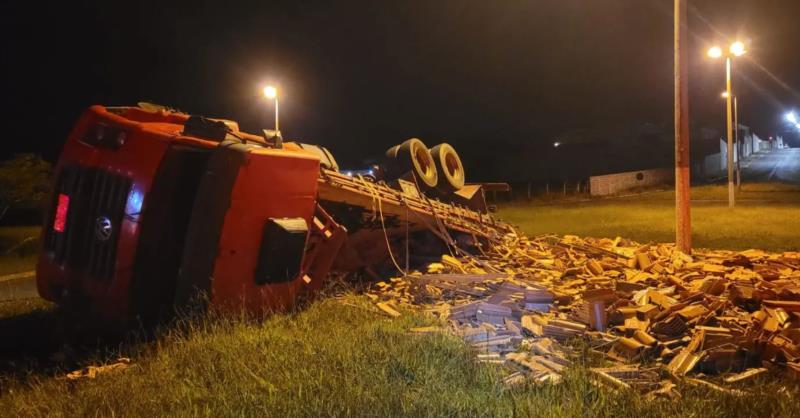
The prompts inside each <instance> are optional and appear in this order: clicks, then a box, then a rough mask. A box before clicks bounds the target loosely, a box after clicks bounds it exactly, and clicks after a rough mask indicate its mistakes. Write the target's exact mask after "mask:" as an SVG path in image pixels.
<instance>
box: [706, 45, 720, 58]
mask: <svg viewBox="0 0 800 418" xmlns="http://www.w3.org/2000/svg"><path fill="white" fill-rule="evenodd" d="M708 56H709V57H711V58H719V57H721V56H722V48H720V47H718V46H712V47H711V48H710V49H709V50H708Z"/></svg>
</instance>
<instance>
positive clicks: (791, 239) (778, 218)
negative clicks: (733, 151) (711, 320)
mask: <svg viewBox="0 0 800 418" xmlns="http://www.w3.org/2000/svg"><path fill="white" fill-rule="evenodd" d="M692 198H693V205H692V231H693V241H694V246H695V247H698V248H718V249H732V250H744V249H748V248H760V249H764V250H770V251H797V250H800V234H797V231H800V215H798V213H800V211H798V209H800V188H797V187H794V186H788V185H780V184H776V185H773V184H769V185H764V184H753V185H744V186H743V190H742V192H741V193H740V194H739V195H738V198H737V201H738V204H737V207H736V208H735V209H733V210H731V209H729V208H728V207H727V189H726V188H725V187H722V186H703V187H696V188H693V190H692ZM499 215H500V217H501V218H503V219H505V220H507V221H509V222H512V223H514V224H516V225H518V226H519V227H520V228H521V229H522V230H523V231H524V232H525V233H527V234H529V235H542V234H559V235H563V234H574V235H580V236H594V237H610V238H614V237H616V236H622V237H625V238H630V239H633V240H636V241H640V242H671V241H674V239H675V232H674V231H675V229H674V227H675V226H674V223H675V208H674V192H672V191H657V192H650V193H646V194H643V195H640V196H629V197H619V198H615V199H592V200H591V201H589V202H580V203H574V202H561V203H557V204H548V205H542V204H536V203H534V204H527V203H515V204H510V205H505V206H503V207H501V210H500V213H499Z"/></svg>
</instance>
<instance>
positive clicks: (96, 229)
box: [45, 166, 132, 281]
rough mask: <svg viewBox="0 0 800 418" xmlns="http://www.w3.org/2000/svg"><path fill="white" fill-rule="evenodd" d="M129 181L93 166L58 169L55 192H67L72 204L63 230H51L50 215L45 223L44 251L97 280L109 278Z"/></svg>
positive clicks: (113, 262) (113, 263) (59, 262)
mask: <svg viewBox="0 0 800 418" xmlns="http://www.w3.org/2000/svg"><path fill="white" fill-rule="evenodd" d="M131 183H132V182H131V180H130V179H128V178H126V177H123V176H119V175H116V174H113V173H109V172H108V171H105V170H100V169H96V168H89V167H78V166H68V167H64V168H63V169H62V170H61V174H60V176H59V178H58V181H57V183H56V193H55V195H56V198H57V196H58V195H59V194H65V195H67V196H69V197H70V202H71V203H70V208H69V212H68V214H67V219H66V223H65V227H64V231H63V232H61V233H59V232H56V231H55V230H54V229H53V218H52V217H51V219H50V220H49V224H48V225H47V227H48V233H47V236H46V237H45V250H47V251H50V252H51V253H52V255H53V259H54V261H55V262H57V263H58V264H60V265H63V266H65V267H68V268H70V269H71V270H73V271H80V272H83V273H85V274H87V275H88V276H90V277H92V278H94V279H96V280H100V281H108V280H109V279H110V278H111V276H112V275H113V273H114V265H115V262H116V250H117V240H118V237H119V228H120V226H121V223H122V219H123V215H124V212H125V204H126V202H127V199H128V193H129V192H130V189H131ZM54 207H55V206H54Z"/></svg>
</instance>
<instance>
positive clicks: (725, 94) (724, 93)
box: [720, 91, 728, 99]
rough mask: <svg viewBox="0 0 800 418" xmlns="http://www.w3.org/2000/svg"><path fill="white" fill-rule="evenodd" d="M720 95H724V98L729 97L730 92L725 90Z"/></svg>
mask: <svg viewBox="0 0 800 418" xmlns="http://www.w3.org/2000/svg"><path fill="white" fill-rule="evenodd" d="M720 96H722V98H723V99H727V98H728V92H727V91H723V92H722V94H721V95H720Z"/></svg>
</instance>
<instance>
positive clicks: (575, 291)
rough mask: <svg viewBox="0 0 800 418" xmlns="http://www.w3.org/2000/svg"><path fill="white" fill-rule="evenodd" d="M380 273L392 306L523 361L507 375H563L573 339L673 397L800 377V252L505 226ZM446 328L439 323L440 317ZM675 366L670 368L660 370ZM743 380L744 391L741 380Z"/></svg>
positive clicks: (377, 290)
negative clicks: (529, 231) (465, 246)
mask: <svg viewBox="0 0 800 418" xmlns="http://www.w3.org/2000/svg"><path fill="white" fill-rule="evenodd" d="M423 270H424V271H420V272H411V273H409V274H406V275H405V276H403V277H396V278H392V279H391V280H388V281H385V282H378V283H375V284H373V285H372V287H371V288H370V290H369V291H368V292H367V295H368V296H369V297H370V298H372V299H373V300H374V301H375V303H376V304H378V307H379V308H380V309H381V310H382V311H383V312H386V313H387V314H389V315H392V316H397V315H400V312H402V311H403V310H424V311H427V312H430V313H432V314H434V315H436V316H438V317H439V318H441V319H442V321H443V323H446V324H448V325H449V326H448V327H433V328H431V327H427V328H421V329H414V330H412V332H418V333H427V332H452V333H455V334H457V335H458V336H460V337H461V338H463V339H464V341H466V342H468V343H469V344H471V345H472V346H473V347H475V351H476V353H478V356H479V357H478V360H479V361H482V362H488V363H497V364H505V365H513V366H515V368H516V370H517V371H516V372H515V373H512V374H511V375H509V376H508V377H507V379H506V380H507V383H509V384H514V383H519V382H525V381H533V382H557V381H559V380H560V378H561V376H562V371H563V369H564V368H565V367H568V366H569V365H570V364H571V363H572V361H573V360H574V353H573V354H570V353H571V352H572V351H574V349H571V348H570V347H575V346H576V344H575V343H576V342H580V343H581V344H583V346H584V347H586V346H587V345H588V347H589V349H590V350H591V351H592V352H595V353H597V354H598V355H600V356H603V357H604V358H605V359H606V360H607V361H608V362H609V363H610V365H611V367H606V368H602V369H592V370H591V373H592V375H593V376H594V377H596V380H597V382H598V383H600V384H604V385H607V386H612V387H616V388H629V389H630V388H632V389H636V390H640V391H642V392H647V393H650V394H654V395H667V396H673V395H674V394H675V393H674V383H673V382H675V381H676V380H682V381H684V382H689V383H691V384H703V385H711V387H713V388H715V389H719V390H726V391H732V390H733V389H727V388H725V387H724V385H723V386H721V385H717V384H715V383H711V382H710V381H706V380H701V379H697V377H703V376H716V380H717V381H719V382H722V383H724V384H734V383H737V382H741V381H746V380H748V379H752V378H753V377H754V376H758V375H760V374H762V373H767V372H771V373H777V374H785V375H789V376H800V253H797V252H786V253H782V254H775V253H767V252H764V251H759V250H748V251H741V252H733V251H708V250H699V251H697V252H695V253H694V254H692V255H687V254H684V253H682V252H680V251H678V250H676V249H675V248H674V246H673V245H667V244H659V245H652V244H651V245H640V244H637V243H635V242H631V241H627V240H623V239H620V238H617V239H614V240H611V239H590V238H587V239H582V238H579V237H575V236H564V237H556V236H546V237H539V238H535V239H533V238H527V237H524V236H521V235H518V234H516V233H508V234H506V236H505V237H504V238H503V239H502V244H501V245H495V246H494V247H493V248H489V249H486V251H485V252H484V253H483V254H482V255H480V256H459V257H455V256H451V255H445V256H442V258H441V260H440V261H438V262H434V263H430V264H428V265H427V266H426V267H425V268H424V269H423ZM439 328H441V329H439ZM663 377H667V379H663ZM735 393H738V392H735Z"/></svg>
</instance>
